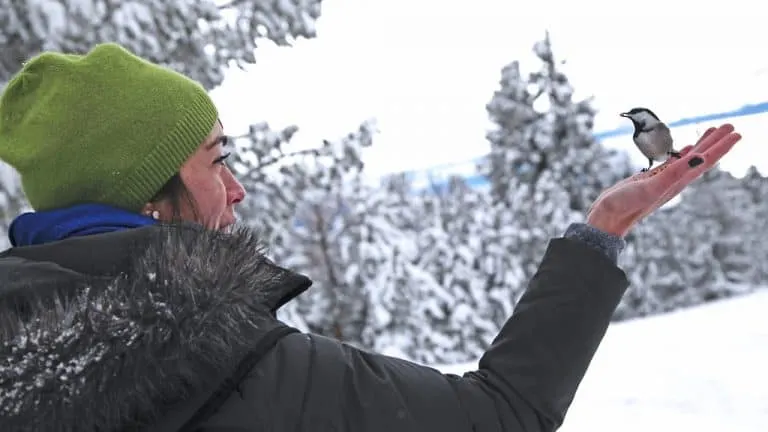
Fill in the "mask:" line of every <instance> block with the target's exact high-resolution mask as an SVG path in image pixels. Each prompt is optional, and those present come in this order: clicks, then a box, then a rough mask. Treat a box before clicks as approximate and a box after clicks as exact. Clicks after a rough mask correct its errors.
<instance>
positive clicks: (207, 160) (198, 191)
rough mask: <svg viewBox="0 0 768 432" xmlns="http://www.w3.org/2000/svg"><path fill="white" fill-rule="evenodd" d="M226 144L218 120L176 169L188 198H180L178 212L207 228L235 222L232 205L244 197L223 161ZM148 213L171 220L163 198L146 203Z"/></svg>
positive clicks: (168, 208) (187, 219)
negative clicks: (196, 147)
mask: <svg viewBox="0 0 768 432" xmlns="http://www.w3.org/2000/svg"><path fill="white" fill-rule="evenodd" d="M227 144H228V142H227V138H226V136H225V135H224V131H223V129H222V126H221V123H220V122H216V125H215V126H214V127H213V130H212V131H211V133H210V134H209V135H208V137H207V138H206V139H205V140H204V141H203V143H202V144H201V145H200V147H199V148H198V149H197V151H196V152H195V153H194V154H192V156H191V157H190V158H189V159H187V161H186V162H185V163H184V165H182V167H181V169H180V170H179V175H180V177H181V180H182V182H183V183H184V186H185V187H186V189H187V193H188V194H189V198H191V199H180V200H178V201H179V205H180V208H179V209H178V214H179V216H180V217H181V219H182V220H185V221H193V222H197V223H200V224H202V225H204V226H206V227H207V228H209V229H216V230H219V229H224V228H226V227H228V226H229V225H232V224H233V223H234V222H235V211H234V206H235V204H237V203H239V202H240V201H242V200H243V198H244V197H245V190H244V189H243V186H242V185H241V184H240V182H239V181H237V179H236V178H235V176H234V174H232V171H230V169H229V167H228V166H227V165H226V164H225V159H226V157H227V156H228V155H229V152H228V149H227V148H226V147H225V146H226V145H227ZM148 206H151V208H150V210H149V212H148V213H151V212H152V211H157V212H158V216H159V218H158V219H160V220H163V221H169V220H172V219H173V215H174V209H173V208H172V206H171V203H170V202H168V201H167V200H165V201H160V202H157V203H152V204H148Z"/></svg>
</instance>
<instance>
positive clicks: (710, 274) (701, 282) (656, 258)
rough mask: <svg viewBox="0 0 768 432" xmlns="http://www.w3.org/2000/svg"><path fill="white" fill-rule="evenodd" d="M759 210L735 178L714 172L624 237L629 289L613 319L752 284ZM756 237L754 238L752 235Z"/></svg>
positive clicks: (740, 290) (708, 297) (740, 289)
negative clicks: (676, 201) (674, 203)
mask: <svg viewBox="0 0 768 432" xmlns="http://www.w3.org/2000/svg"><path fill="white" fill-rule="evenodd" d="M758 211H759V207H758V206H756V205H755V203H754V200H753V196H752V195H751V193H750V190H749V189H748V188H747V187H745V186H744V184H743V182H742V180H740V179H736V178H734V177H733V176H732V175H731V174H729V173H727V172H725V171H722V170H720V169H718V168H713V169H712V170H710V171H708V172H707V173H705V174H704V175H703V176H702V178H701V179H700V180H698V181H696V182H695V183H693V184H692V185H690V186H689V187H688V188H687V189H686V190H685V191H683V193H682V194H681V199H680V202H679V203H678V204H676V205H674V206H672V207H670V208H665V209H662V210H659V211H657V212H656V213H655V214H653V215H651V216H649V217H648V218H647V219H646V220H644V221H642V222H641V223H640V224H639V225H638V226H637V227H636V228H635V229H634V230H633V233H632V235H631V236H628V247H627V250H626V251H625V252H624V253H623V254H622V261H623V262H624V263H626V268H627V269H628V273H629V277H630V280H631V281H632V287H631V288H630V290H629V291H628V293H627V295H625V297H624V299H623V300H622V304H621V305H620V306H619V308H618V310H617V314H616V318H617V319H626V318H632V317H636V316H645V315H652V314H656V313H661V312H666V311H671V310H675V309H679V308H682V307H688V306H694V305H697V304H701V303H705V302H708V301H712V300H716V299H720V298H724V297H729V296H732V295H736V294H739V293H743V292H745V291H748V290H749V289H751V287H752V286H753V285H754V283H755V281H756V280H758V279H759V268H758V267H757V266H755V265H754V263H755V258H754V257H755V254H756V253H758V252H757V251H756V248H758V247H759V246H760V245H759V242H753V241H750V240H749V239H750V238H751V237H755V236H750V233H753V232H757V231H754V229H756V228H757V224H760V223H761V222H759V216H758V213H757V212H758ZM758 237H760V236H758Z"/></svg>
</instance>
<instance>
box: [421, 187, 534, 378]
mask: <svg viewBox="0 0 768 432" xmlns="http://www.w3.org/2000/svg"><path fill="white" fill-rule="evenodd" d="M490 201H491V200H490V195H489V194H488V193H487V192H486V191H485V190H478V189H475V188H472V187H470V186H469V185H467V183H466V182H465V180H464V179H463V178H460V177H458V176H454V177H450V178H448V179H447V181H446V182H444V183H441V184H433V187H432V188H431V190H427V191H424V192H423V193H422V194H421V195H420V196H419V201H418V202H419V205H420V210H419V211H418V214H420V215H422V220H423V224H422V226H421V227H420V229H419V230H418V232H417V233H416V238H417V241H418V251H419V254H418V256H417V257H416V261H415V264H416V265H417V266H418V268H420V269H423V270H424V271H425V272H427V273H428V274H429V275H431V277H432V278H433V279H434V280H435V283H436V285H435V288H433V289H432V290H430V291H429V294H430V296H431V298H430V299H428V300H427V301H428V302H429V303H428V305H429V306H430V307H429V308H428V309H426V310H425V311H424V313H425V317H426V318H427V322H428V325H429V329H430V331H428V332H424V331H422V332H421V333H420V340H419V342H420V343H419V345H420V348H421V351H420V356H419V357H418V359H419V360H421V361H426V362H443V363H446V362H462V361H468V360H471V359H473V358H477V356H478V355H480V354H481V353H482V352H483V351H484V350H485V349H486V348H487V346H488V344H489V343H490V342H491V341H492V340H493V337H494V336H495V335H496V334H497V333H498V330H499V328H500V327H501V325H502V323H503V322H504V320H506V318H508V316H509V313H510V312H511V310H512V298H511V296H510V295H509V293H510V285H505V286H500V284H496V283H495V282H496V281H497V280H499V279H501V278H504V277H505V276H508V275H507V274H505V273H503V270H504V269H502V268H501V266H500V265H499V264H500V263H499V262H498V260H493V258H494V255H493V254H492V253H493V251H489V250H487V249H488V247H489V245H490V246H491V247H493V245H494V244H493V243H492V242H493V240H494V239H493V238H492V237H491V236H493V235H494V231H492V229H491V228H492V223H493V219H492V213H491V212H489V211H488V210H489V209H490V206H491V202H490ZM489 258H490V259H491V261H489ZM506 258H509V260H510V261H512V262H514V259H515V258H514V257H509V256H506ZM504 262H506V261H504ZM510 267H511V266H510ZM514 270H519V266H514V267H513V269H512V271H514ZM489 271H491V272H494V273H490V274H489ZM496 272H498V273H496ZM499 291H501V292H499Z"/></svg>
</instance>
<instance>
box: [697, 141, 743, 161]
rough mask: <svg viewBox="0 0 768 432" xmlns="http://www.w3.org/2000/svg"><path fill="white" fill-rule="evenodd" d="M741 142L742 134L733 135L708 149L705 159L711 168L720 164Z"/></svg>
mask: <svg viewBox="0 0 768 432" xmlns="http://www.w3.org/2000/svg"><path fill="white" fill-rule="evenodd" d="M739 141H741V134H738V133H732V134H730V135H728V136H726V137H725V138H723V139H722V140H720V141H718V142H717V143H715V144H714V145H712V146H711V147H710V148H708V149H707V150H706V151H705V152H704V159H705V160H706V161H707V164H709V167H712V166H714V165H715V164H716V163H718V162H719V161H720V159H722V158H723V156H725V155H726V154H728V152H730V151H731V149H733V146H735V145H736V143H737V142H739Z"/></svg>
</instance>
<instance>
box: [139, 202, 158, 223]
mask: <svg viewBox="0 0 768 432" xmlns="http://www.w3.org/2000/svg"><path fill="white" fill-rule="evenodd" d="M141 214H143V215H144V216H148V217H151V218H152V219H154V220H159V219H160V212H159V211H157V210H156V209H155V206H154V205H153V204H152V203H146V204H144V207H142V208H141Z"/></svg>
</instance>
